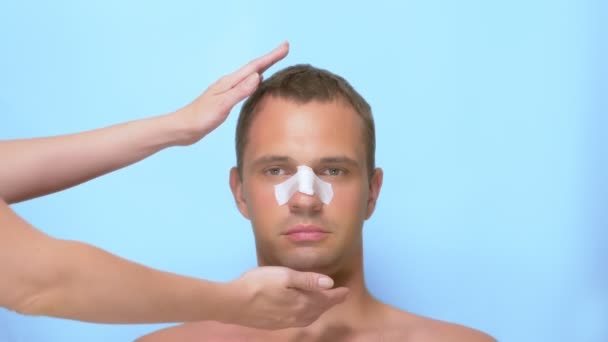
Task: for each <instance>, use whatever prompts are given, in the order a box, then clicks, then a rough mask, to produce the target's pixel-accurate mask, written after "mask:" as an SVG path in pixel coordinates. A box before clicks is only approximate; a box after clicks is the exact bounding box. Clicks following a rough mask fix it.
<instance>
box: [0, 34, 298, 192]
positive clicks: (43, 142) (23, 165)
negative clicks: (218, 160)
mask: <svg viewBox="0 0 608 342" xmlns="http://www.w3.org/2000/svg"><path fill="white" fill-rule="evenodd" d="M287 51H288V46H287V44H286V43H284V44H281V45H280V46H279V47H277V48H276V49H274V50H273V51H271V52H270V53H268V54H266V55H264V56H262V57H259V58H257V59H255V60H253V61H251V62H250V63H248V64H247V65H245V66H244V67H242V68H241V69H239V70H237V71H236V72H234V73H232V74H229V75H226V76H224V77H222V78H221V79H220V80H218V81H217V82H216V83H215V84H213V85H212V86H210V87H209V88H208V89H207V90H206V91H205V92H204V93H203V94H202V95H201V96H199V97H198V98H197V99H195V100H194V101H193V102H192V103H190V104H189V105H187V106H185V107H184V108H182V109H180V110H177V111H175V112H173V113H170V114H166V115H161V116H157V117H153V118H148V119H143V120H137V121H132V122H127V123H123V124H118V125H114V126H111V127H106V128H101V129H97V130H93V131H88V132H83V133H76V134H69V135H63V136H56V137H47V138H34V139H22V140H12V141H0V160H2V167H0V198H2V199H4V200H5V201H6V202H8V203H15V202H19V201H24V200H27V199H31V198H34V197H38V196H42V195H46V194H49V193H53V192H56V191H60V190H63V189H66V188H69V187H72V186H74V185H77V184H80V183H83V182H86V181H88V180H90V179H93V178H95V177H98V176H100V175H103V174H106V173H108V172H112V171H114V170H117V169H120V168H122V167H125V166H127V165H130V164H132V163H135V162H137V161H140V160H142V159H144V158H146V157H148V156H150V155H151V154H154V153H156V152H158V151H160V150H162V149H164V148H167V147H170V146H177V145H189V144H193V143H195V142H197V141H198V140H200V139H201V138H203V137H204V136H205V135H206V134H208V133H209V132H211V131H212V130H213V129H215V128H216V127H217V126H219V125H220V124H221V123H222V122H223V121H224V120H225V119H226V116H227V115H228V113H229V112H230V110H231V109H232V107H233V106H234V105H235V104H237V103H238V102H239V101H241V100H242V99H243V98H245V97H247V96H249V95H250V94H251V93H252V92H253V91H254V90H255V88H256V87H257V85H258V83H259V82H260V74H261V73H262V72H263V71H264V70H266V69H267V68H268V67H270V66H271V65H272V64H274V63H275V62H277V61H278V60H281V59H282V58H283V57H285V55H286V54H287Z"/></svg>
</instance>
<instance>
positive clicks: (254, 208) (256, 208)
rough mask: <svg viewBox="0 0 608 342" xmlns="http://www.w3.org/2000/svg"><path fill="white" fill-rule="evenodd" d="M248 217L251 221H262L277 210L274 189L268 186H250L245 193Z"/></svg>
mask: <svg viewBox="0 0 608 342" xmlns="http://www.w3.org/2000/svg"><path fill="white" fill-rule="evenodd" d="M245 196H246V200H247V208H248V211H249V216H250V218H251V219H252V220H262V221H263V220H264V219H265V218H266V217H267V216H270V215H268V214H271V213H273V212H274V211H276V209H278V208H279V205H278V204H277V200H276V198H275V196H274V187H273V186H272V185H269V184H250V185H249V186H248V187H247V188H246V192H245Z"/></svg>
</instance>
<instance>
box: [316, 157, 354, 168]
mask: <svg viewBox="0 0 608 342" xmlns="http://www.w3.org/2000/svg"><path fill="white" fill-rule="evenodd" d="M320 162H321V163H322V164H324V163H335V164H349V165H351V166H355V167H359V163H358V162H357V161H356V160H354V159H352V158H349V157H347V156H331V157H324V158H321V159H320Z"/></svg>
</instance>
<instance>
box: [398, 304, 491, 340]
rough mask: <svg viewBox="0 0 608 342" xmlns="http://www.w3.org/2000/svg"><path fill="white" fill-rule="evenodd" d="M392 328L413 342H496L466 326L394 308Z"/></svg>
mask: <svg viewBox="0 0 608 342" xmlns="http://www.w3.org/2000/svg"><path fill="white" fill-rule="evenodd" d="M392 317H393V319H391V322H392V324H391V325H392V326H394V327H399V328H396V329H395V330H400V331H402V332H404V336H407V340H408V341H411V342H496V339H494V338H493V337H492V336H490V335H488V334H486V333H484V332H482V331H479V330H476V329H473V328H470V327H466V326H464V325H460V324H455V323H449V322H444V321H440V320H436V319H432V318H429V317H424V316H420V315H415V314H412V313H409V312H405V311H401V310H398V309H396V308H393V314H392Z"/></svg>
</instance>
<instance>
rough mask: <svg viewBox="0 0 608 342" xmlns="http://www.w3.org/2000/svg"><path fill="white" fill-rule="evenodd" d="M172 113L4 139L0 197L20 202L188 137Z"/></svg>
mask: <svg viewBox="0 0 608 342" xmlns="http://www.w3.org/2000/svg"><path fill="white" fill-rule="evenodd" d="M188 134H189V132H188V130H187V127H185V125H184V124H183V123H181V122H180V121H178V120H175V118H174V117H173V116H172V115H163V116H157V117H153V118H148V119H142V120H136V121H131V122H127V123H123V124H118V125H114V126H110V127H106V128H101V129H97V130H92V131H88V132H83V133H76V134H70V135H63V136H56V137H48V138H35V139H23V140H12V141H0V160H2V167H0V198H3V199H4V200H5V201H7V202H8V203H15V202H19V201H23V200H27V199H30V198H34V197H38V196H42V195H45V194H49V193H53V192H56V191H59V190H62V189H66V188H69V187H72V186H74V185H77V184H80V183H83V182H86V181H88V180H90V179H93V178H95V177H98V176H100V175H103V174H106V173H108V172H111V171H114V170H117V169H120V168H122V167H125V166H127V165H130V164H132V163H135V162H137V161H139V160H142V159H144V158H145V157H147V156H149V155H151V154H153V153H155V152H157V151H159V150H161V149H164V148H166V147H169V146H174V145H179V144H181V142H183V141H185V140H186V139H187V135H188Z"/></svg>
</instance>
